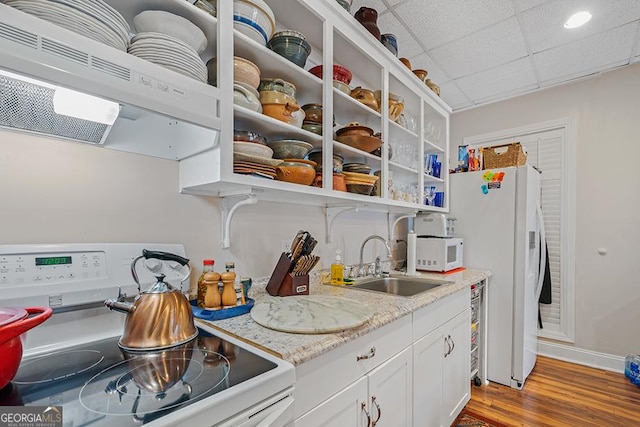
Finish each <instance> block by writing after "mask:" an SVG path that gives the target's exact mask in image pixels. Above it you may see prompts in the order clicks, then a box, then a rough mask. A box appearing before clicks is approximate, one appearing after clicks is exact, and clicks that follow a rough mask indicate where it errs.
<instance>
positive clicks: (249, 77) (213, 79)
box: [207, 56, 260, 89]
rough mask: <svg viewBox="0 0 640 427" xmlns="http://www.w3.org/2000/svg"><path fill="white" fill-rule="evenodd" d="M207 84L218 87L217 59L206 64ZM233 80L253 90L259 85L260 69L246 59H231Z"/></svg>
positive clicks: (212, 59) (235, 57) (236, 57)
mask: <svg viewBox="0 0 640 427" xmlns="http://www.w3.org/2000/svg"><path fill="white" fill-rule="evenodd" d="M207 72H208V76H209V77H208V79H207V81H208V83H209V84H210V85H213V86H217V85H218V64H217V58H211V59H210V60H209V61H208V62H207ZM233 80H234V81H235V82H242V83H246V84H247V85H249V86H251V87H252V88H254V89H257V88H258V86H259V85H260V68H258V66H257V65H256V64H254V63H253V62H251V61H249V60H248V59H244V58H240V57H239V56H234V57H233Z"/></svg>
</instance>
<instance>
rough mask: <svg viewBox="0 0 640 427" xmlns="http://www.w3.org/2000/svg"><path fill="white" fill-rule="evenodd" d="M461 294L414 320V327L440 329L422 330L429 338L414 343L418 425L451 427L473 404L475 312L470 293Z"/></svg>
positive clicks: (414, 390) (414, 400) (415, 396)
mask: <svg viewBox="0 0 640 427" xmlns="http://www.w3.org/2000/svg"><path fill="white" fill-rule="evenodd" d="M459 294H463V295H459ZM459 294H455V295H452V296H451V297H448V298H445V299H444V300H442V301H439V302H438V303H436V304H438V306H437V307H433V309H432V310H433V312H426V313H419V314H418V315H417V316H416V317H417V319H415V320H414V327H415V326H416V323H417V324H418V325H424V324H425V323H427V324H429V325H434V326H436V327H435V329H433V327H430V328H429V327H427V328H419V329H418V330H419V331H420V332H421V333H422V334H423V335H424V333H425V332H426V335H424V336H423V337H422V338H419V339H418V340H417V341H416V342H415V343H414V344H413V419H414V420H415V425H422V426H429V427H436V426H444V427H448V426H450V425H451V423H452V422H453V420H454V419H455V418H456V417H457V416H458V414H459V413H460V411H462V408H464V405H466V403H467V402H468V401H469V398H470V393H471V386H470V381H469V374H468V367H469V366H470V363H471V361H470V355H469V350H470V328H469V325H470V322H471V311H470V308H469V300H468V296H469V294H468V292H462V293H459ZM461 296H463V297H464V299H465V300H464V301H463V300H462V299H461ZM427 309H428V307H427V308H425V309H423V310H427ZM425 316H426V318H427V319H424V318H422V319H421V317H425ZM447 317H448V318H447ZM443 318H445V319H446V320H445V321H444V323H441V322H442V319H443ZM428 320H430V322H429V321H428ZM438 325H439V326H438Z"/></svg>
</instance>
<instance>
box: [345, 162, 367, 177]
mask: <svg viewBox="0 0 640 427" xmlns="http://www.w3.org/2000/svg"><path fill="white" fill-rule="evenodd" d="M342 170H343V171H345V172H357V173H362V174H366V175H368V174H369V173H371V166H369V165H368V164H366V163H345V164H344V165H343V166H342Z"/></svg>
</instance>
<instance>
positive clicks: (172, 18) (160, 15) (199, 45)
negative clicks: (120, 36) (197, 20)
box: [133, 10, 208, 53]
mask: <svg viewBox="0 0 640 427" xmlns="http://www.w3.org/2000/svg"><path fill="white" fill-rule="evenodd" d="M133 26H134V27H135V29H136V31H137V32H139V33H145V32H152V33H161V34H167V35H170V36H173V37H175V38H177V39H180V40H182V41H183V42H185V43H186V44H188V45H189V46H191V47H192V48H193V49H194V50H195V51H196V52H198V53H202V52H204V50H205V49H206V47H207V42H208V41H207V37H206V36H205V35H204V33H203V32H202V30H201V29H200V28H199V27H198V26H197V25H195V24H194V23H192V22H191V21H189V20H188V19H186V18H183V17H182V16H178V15H174V14H173V13H169V12H165V11H163V10H145V11H144V12H140V13H139V14H137V15H136V16H135V17H134V18H133Z"/></svg>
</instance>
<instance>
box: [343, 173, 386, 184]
mask: <svg viewBox="0 0 640 427" xmlns="http://www.w3.org/2000/svg"><path fill="white" fill-rule="evenodd" d="M342 173H343V174H344V176H345V181H346V182H347V184H371V185H373V184H375V183H376V182H377V181H378V179H379V178H378V177H377V176H375V175H369V174H367V173H358V172H348V171H344V172H342Z"/></svg>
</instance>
